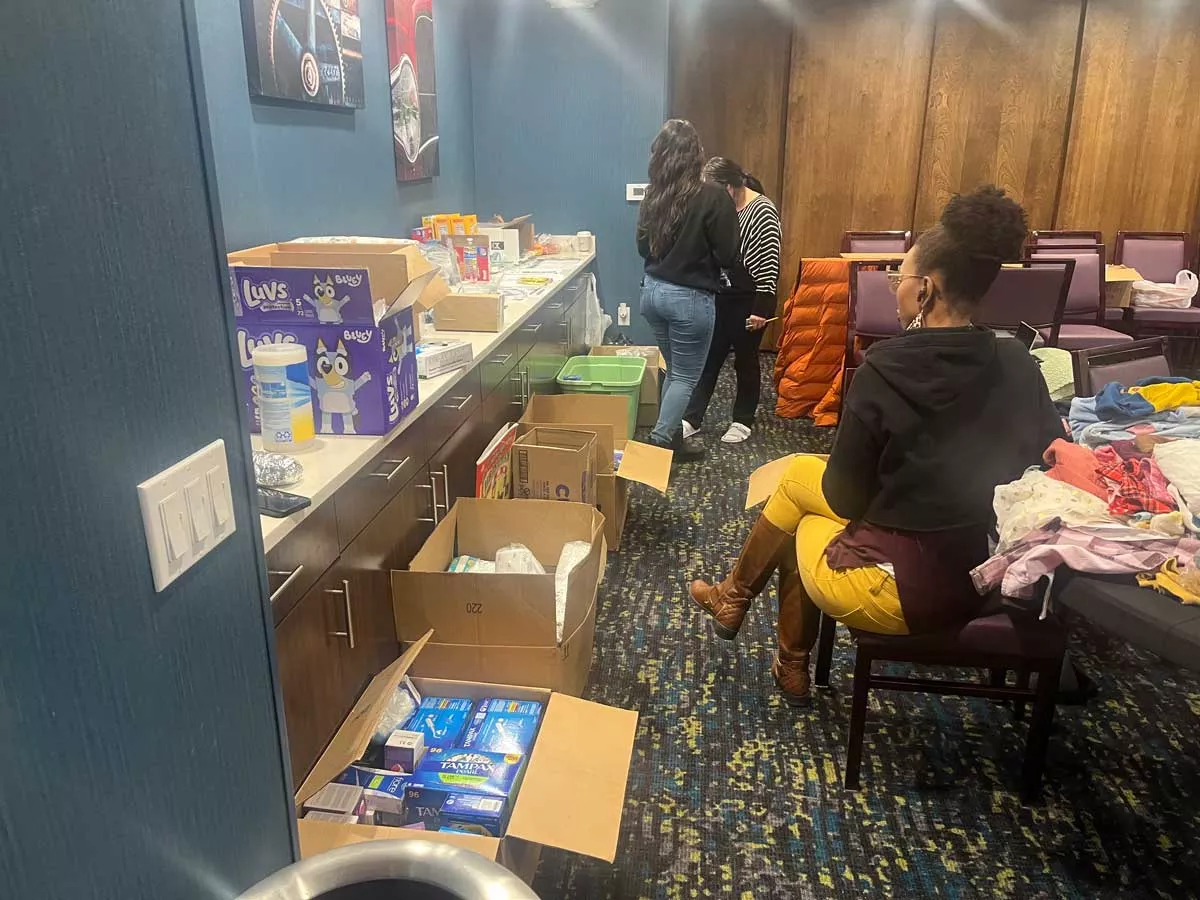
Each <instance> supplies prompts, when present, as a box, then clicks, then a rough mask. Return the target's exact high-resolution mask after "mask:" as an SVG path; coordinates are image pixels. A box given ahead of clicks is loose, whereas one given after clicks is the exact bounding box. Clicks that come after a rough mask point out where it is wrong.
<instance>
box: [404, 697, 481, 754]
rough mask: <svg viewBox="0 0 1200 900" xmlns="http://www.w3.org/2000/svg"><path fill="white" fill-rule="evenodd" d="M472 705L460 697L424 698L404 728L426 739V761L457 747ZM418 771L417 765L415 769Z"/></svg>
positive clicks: (472, 709)
mask: <svg viewBox="0 0 1200 900" xmlns="http://www.w3.org/2000/svg"><path fill="white" fill-rule="evenodd" d="M474 709H475V704H474V703H473V702H472V701H470V700H467V699H463V698H451V697H426V698H425V699H424V700H422V701H421V705H420V706H419V707H418V708H417V711H416V713H415V714H414V715H413V717H412V719H410V720H409V721H408V723H407V724H406V725H405V726H404V728H405V730H407V731H419V732H421V733H422V734H423V735H424V737H425V753H426V758H428V757H429V756H432V755H436V754H438V753H441V752H442V751H445V750H449V749H451V748H453V747H457V746H458V741H459V738H461V737H462V733H463V730H464V729H465V728H466V727H467V722H468V721H469V720H470V718H471V713H472V712H473V711H474ZM417 768H418V769H419V768H420V766H417Z"/></svg>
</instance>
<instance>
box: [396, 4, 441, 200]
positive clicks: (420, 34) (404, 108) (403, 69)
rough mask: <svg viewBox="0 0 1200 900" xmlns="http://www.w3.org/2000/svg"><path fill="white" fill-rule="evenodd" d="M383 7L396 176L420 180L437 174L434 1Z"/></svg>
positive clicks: (438, 162) (438, 169) (438, 171)
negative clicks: (385, 15) (385, 18)
mask: <svg viewBox="0 0 1200 900" xmlns="http://www.w3.org/2000/svg"><path fill="white" fill-rule="evenodd" d="M385 3H386V8H387V42H388V70H389V72H390V76H391V77H390V82H391V88H392V144H393V145H394V146H393V149H394V150H395V152H396V178H397V179H398V180H400V181H419V180H420V179H422V178H432V177H433V176H434V175H437V174H439V173H440V171H441V162H440V158H439V154H438V117H437V75H436V65H435V61H434V51H433V0H385Z"/></svg>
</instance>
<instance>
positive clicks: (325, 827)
mask: <svg viewBox="0 0 1200 900" xmlns="http://www.w3.org/2000/svg"><path fill="white" fill-rule="evenodd" d="M296 826H297V830H298V831H299V833H300V857H301V858H302V859H308V858H310V857H313V856H319V855H320V854H322V853H325V852H327V851H329V850H336V849H337V848H339V847H348V846H350V845H351V844H364V843H366V842H367V841H436V842H437V843H439V844H451V845H453V846H455V847H462V848H463V849H464V850H470V851H471V852H472V853H478V854H479V855H480V856H482V857H484V858H485V859H489V860H492V861H493V862H494V861H495V859H496V856H497V855H498V854H499V852H500V838H494V837H483V836H482V835H475V834H454V833H451V832H437V833H434V832H429V831H417V830H416V829H412V828H382V827H379V826H376V825H339V824H338V823H336V822H322V821H320V820H318V819H301V820H300V821H299V822H297V823H296Z"/></svg>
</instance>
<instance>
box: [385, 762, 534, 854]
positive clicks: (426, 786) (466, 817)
mask: <svg viewBox="0 0 1200 900" xmlns="http://www.w3.org/2000/svg"><path fill="white" fill-rule="evenodd" d="M525 759H526V757H525V755H524V754H522V753H488V752H485V751H482V750H463V749H455V750H448V751H446V752H445V753H444V754H442V755H440V756H436V757H430V758H428V759H426V760H425V761H423V762H422V763H421V765H419V766H418V767H417V771H416V772H415V773H414V774H413V777H412V778H411V779H410V780H409V782H408V787H407V789H406V790H405V793H404V824H406V825H416V824H421V825H424V826H425V829H426V830H427V831H440V830H441V829H443V828H448V829H450V830H452V831H465V832H467V833H470V834H482V835H491V836H492V837H503V836H504V828H505V826H506V825H507V824H508V817H509V814H510V813H511V812H512V806H513V803H514V802H515V801H516V798H517V792H518V790H519V789H520V785H521V775H522V774H523V773H524V769H525Z"/></svg>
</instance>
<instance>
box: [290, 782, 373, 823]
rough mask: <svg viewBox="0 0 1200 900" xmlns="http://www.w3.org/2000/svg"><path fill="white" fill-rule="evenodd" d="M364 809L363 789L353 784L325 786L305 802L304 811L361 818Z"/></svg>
mask: <svg viewBox="0 0 1200 900" xmlns="http://www.w3.org/2000/svg"><path fill="white" fill-rule="evenodd" d="M364 809H365V802H364V800H363V789H362V788H361V787H358V786H357V785H353V784H337V783H333V784H327V785H325V787H323V788H321V789H320V790H319V791H317V792H316V793H315V794H313V795H312V796H311V797H309V798H308V799H307V800H306V801H304V811H305V812H306V813H308V812H324V813H333V814H335V815H339V816H355V817H358V816H361V815H362V813H363V810H364Z"/></svg>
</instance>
